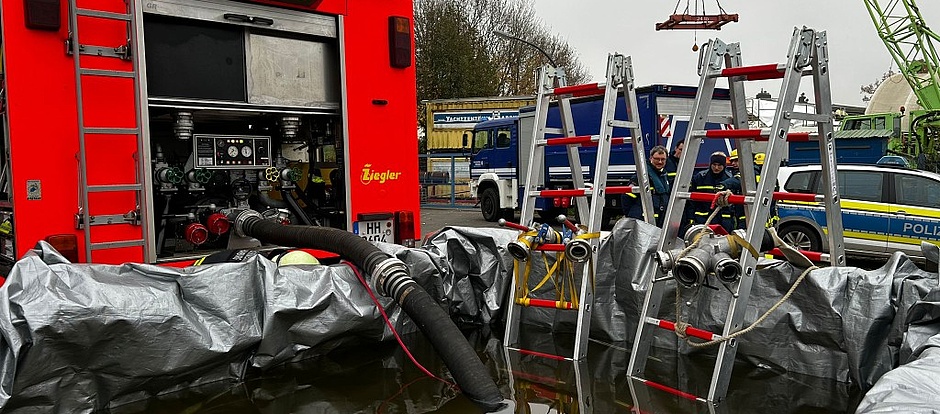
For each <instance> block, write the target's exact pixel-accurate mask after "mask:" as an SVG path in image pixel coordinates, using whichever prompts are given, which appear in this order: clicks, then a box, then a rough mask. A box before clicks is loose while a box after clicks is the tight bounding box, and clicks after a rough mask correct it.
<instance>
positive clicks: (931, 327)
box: [857, 285, 940, 414]
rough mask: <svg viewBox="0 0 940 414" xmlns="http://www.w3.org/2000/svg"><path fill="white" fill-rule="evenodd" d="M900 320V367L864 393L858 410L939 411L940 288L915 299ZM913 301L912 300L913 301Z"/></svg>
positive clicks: (885, 411) (880, 411)
mask: <svg viewBox="0 0 940 414" xmlns="http://www.w3.org/2000/svg"><path fill="white" fill-rule="evenodd" d="M914 296H915V295H910V296H908V297H907V298H906V299H907V300H908V301H909V302H908V303H907V304H903V303H902V304H901V306H904V305H909V306H908V309H909V310H908V311H907V312H906V313H905V315H904V318H903V319H902V320H901V322H902V323H901V324H900V326H901V327H904V328H906V333H905V334H904V336H903V342H902V343H901V353H900V361H899V362H900V363H901V364H902V365H901V366H900V367H898V368H896V369H894V370H892V371H890V372H888V373H887V374H885V375H884V376H882V377H881V379H879V380H878V382H877V383H875V386H874V387H872V388H871V390H869V391H868V393H867V394H865V397H864V398H863V399H862V402H861V403H860V404H859V406H858V411H857V413H859V414H863V413H864V414H868V413H872V414H873V413H940V288H938V287H937V286H936V285H934V286H933V287H932V288H931V289H930V291H929V292H928V293H927V294H926V295H923V299H920V300H916V299H914ZM910 302H913V303H910Z"/></svg>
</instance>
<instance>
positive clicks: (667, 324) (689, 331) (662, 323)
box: [646, 317, 721, 341]
mask: <svg viewBox="0 0 940 414" xmlns="http://www.w3.org/2000/svg"><path fill="white" fill-rule="evenodd" d="M646 323H648V324H650V325H656V326H658V327H660V328H663V329H667V330H670V331H673V332H675V330H676V323H675V322H672V321H667V320H663V319H656V318H651V317H647V318H646ZM685 334H686V335H688V336H692V337H695V338H698V339H703V340H706V341H714V340H717V339H721V335H718V334H714V333H711V332H708V331H706V330H704V329H699V328H696V327H693V326H688V327H686V328H685Z"/></svg>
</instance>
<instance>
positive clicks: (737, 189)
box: [723, 151, 780, 229]
mask: <svg viewBox="0 0 940 414" xmlns="http://www.w3.org/2000/svg"><path fill="white" fill-rule="evenodd" d="M731 156H732V157H735V158H737V151H732V152H731ZM765 157H766V155H765V154H764V153H763V152H759V153H757V154H754V182H755V183H759V182H760V173H761V169H762V168H763V166H764V158H765ZM723 184H724V186H725V189H726V190H731V192H733V193H735V194H742V186H741V172H740V171H738V172H737V173H736V174H734V175H733V176H732V177H731V178H729V179H727V180H725V182H724V183H723ZM777 189H778V188H775V189H774V190H775V191H776V190H777ZM731 208H732V209H733V210H734V220H735V228H738V229H744V228H747V217H746V216H745V214H744V206H743V205H733V206H731ZM779 220H780V217H777V203H776V202H775V201H772V202H771V205H770V215H769V216H768V219H767V224H766V225H767V227H773V226H774V225H775V224H777V221H779Z"/></svg>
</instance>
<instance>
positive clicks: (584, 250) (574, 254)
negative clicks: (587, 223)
mask: <svg viewBox="0 0 940 414" xmlns="http://www.w3.org/2000/svg"><path fill="white" fill-rule="evenodd" d="M565 256H566V257H568V258H570V259H571V260H574V261H575V262H578V263H584V262H586V261H588V259H590V258H591V243H588V242H587V240H584V239H573V240H571V241H569V242H568V243H565Z"/></svg>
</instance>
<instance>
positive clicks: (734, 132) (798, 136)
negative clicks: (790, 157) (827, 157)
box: [692, 129, 810, 142]
mask: <svg viewBox="0 0 940 414" xmlns="http://www.w3.org/2000/svg"><path fill="white" fill-rule="evenodd" d="M692 135H693V136H704V137H705V138H715V139H725V138H728V139H753V140H755V141H767V140H768V137H769V136H770V129H709V130H706V131H696V132H695V133H694V134H692ZM809 136H810V133H809V132H790V133H787V141H789V142H807V141H809Z"/></svg>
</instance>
